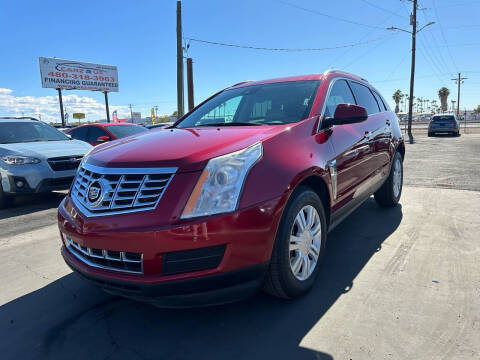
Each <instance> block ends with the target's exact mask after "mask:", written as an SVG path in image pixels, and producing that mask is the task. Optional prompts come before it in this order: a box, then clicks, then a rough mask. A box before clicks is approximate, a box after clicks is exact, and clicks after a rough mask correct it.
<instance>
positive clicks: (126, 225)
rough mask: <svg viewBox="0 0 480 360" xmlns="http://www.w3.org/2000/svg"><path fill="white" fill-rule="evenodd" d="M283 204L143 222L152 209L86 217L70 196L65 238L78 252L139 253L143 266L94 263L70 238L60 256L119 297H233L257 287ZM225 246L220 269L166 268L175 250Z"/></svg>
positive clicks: (166, 300) (202, 300)
mask: <svg viewBox="0 0 480 360" xmlns="http://www.w3.org/2000/svg"><path fill="white" fill-rule="evenodd" d="M285 202H286V196H282V197H280V198H277V199H274V200H270V201H267V202H264V203H262V204H258V205H255V206H253V207H251V208H248V209H243V210H239V211H237V212H234V213H229V214H223V215H217V216H211V217H205V218H199V219H192V220H188V221H187V220H177V221H176V222H173V223H171V224H169V225H158V226H145V224H144V225H143V226H141V225H138V224H139V223H141V222H142V221H146V219H151V217H152V216H154V213H155V211H146V212H138V213H131V214H124V215H112V216H108V217H101V218H98V217H93V218H87V217H84V216H83V215H82V214H81V213H80V212H79V211H78V209H77V208H76V207H75V205H74V204H73V203H72V202H71V200H70V198H69V197H67V198H66V199H65V200H64V201H63V202H62V204H61V205H60V207H59V212H58V221H59V228H60V232H61V234H62V238H63V239H64V240H65V239H66V237H68V238H69V239H71V240H72V241H74V242H75V244H78V246H79V248H80V249H82V247H83V248H85V249H90V250H92V249H96V250H98V249H102V250H105V251H106V252H107V253H108V252H114V251H115V252H122V253H137V254H138V253H140V254H142V259H143V260H142V261H143V263H142V271H141V273H138V274H132V273H127V272H124V271H121V270H120V271H115V270H113V269H106V268H104V267H103V268H101V267H98V266H95V264H93V266H92V264H87V262H85V261H82V259H81V258H80V257H79V256H75V255H74V253H73V251H72V250H71V248H67V247H66V246H65V245H66V243H65V241H64V246H63V247H62V255H63V258H64V259H65V261H66V263H67V264H68V265H69V266H70V267H71V268H72V269H73V270H75V271H76V272H78V273H80V274H81V275H82V276H83V277H85V278H87V279H88V280H90V281H92V282H93V283H94V284H96V285H98V286H100V287H102V288H104V289H105V290H107V291H108V292H111V293H114V294H117V295H123V296H126V297H129V298H133V299H136V300H146V301H149V302H154V303H156V304H158V305H161V306H167V307H182V306H202V305H208V304H213V303H215V304H217V303H225V302H230V301H234V300H237V299H241V298H243V297H245V296H249V295H251V294H252V293H254V292H255V291H257V290H258V288H259V287H260V285H261V283H262V280H263V274H264V273H265V269H266V264H268V261H269V259H270V254H271V251H272V247H273V243H274V239H275V235H276V229H277V227H278V224H279V222H280V218H281V214H282V211H283V207H284V205H285ZM149 217H150V218H149ZM221 246H223V247H224V249H225V250H224V253H222V255H223V256H222V257H221V259H220V260H219V263H218V264H217V265H216V266H215V267H211V268H205V267H203V268H200V269H199V270H198V269H195V267H193V268H191V267H190V268H189V267H188V266H186V267H183V268H182V267H181V266H180V267H176V268H174V270H175V271H173V272H172V271H170V270H169V271H167V270H166V269H167V267H166V264H167V259H168V258H174V257H172V256H170V255H171V254H179V253H183V254H185V253H186V254H188V253H189V252H192V253H193V252H195V251H196V250H199V249H200V250H201V249H208V248H215V247H221ZM176 256H177V255H176ZM176 259H177V260H178V259H179V257H178V256H177V257H176ZM184 260H185V259H183V260H179V261H180V264H182V263H181V261H184ZM190 263H191V262H190ZM177 264H178V263H177ZM185 264H189V260H188V259H187V260H185ZM170 269H171V268H170ZM182 269H183V270H182Z"/></svg>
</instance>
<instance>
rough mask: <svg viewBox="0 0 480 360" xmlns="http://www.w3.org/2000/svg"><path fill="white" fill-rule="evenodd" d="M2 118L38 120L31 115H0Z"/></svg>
mask: <svg viewBox="0 0 480 360" xmlns="http://www.w3.org/2000/svg"><path fill="white" fill-rule="evenodd" d="M0 119H16V120H37V121H40V120H38V119H37V118H34V117H31V116H0Z"/></svg>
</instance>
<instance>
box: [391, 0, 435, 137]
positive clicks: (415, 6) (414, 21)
mask: <svg viewBox="0 0 480 360" xmlns="http://www.w3.org/2000/svg"><path fill="white" fill-rule="evenodd" d="M408 1H411V2H412V3H413V11H412V14H411V15H410V25H412V31H409V30H404V29H400V28H397V27H394V26H391V27H389V28H387V30H397V31H403V32H406V33H409V34H411V35H412V64H411V68H410V102H409V103H408V137H409V138H410V142H413V136H412V117H413V116H412V112H413V100H414V96H413V89H414V82H415V50H416V40H417V39H416V38H417V34H418V33H419V32H420V31H422V30H423V29H424V28H426V27H427V26H429V25H432V24H435V23H434V22H433V21H430V22H429V23H427V24H425V25H424V26H422V27H421V28H420V30H417V10H418V0H408Z"/></svg>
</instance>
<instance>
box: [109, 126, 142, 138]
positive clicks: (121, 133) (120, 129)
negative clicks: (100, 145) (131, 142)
mask: <svg viewBox="0 0 480 360" xmlns="http://www.w3.org/2000/svg"><path fill="white" fill-rule="evenodd" d="M108 131H110V132H111V133H112V134H113V135H114V136H115V137H116V138H117V139H120V138H123V137H126V136H130V135H135V134H138V133H141V132H144V131H147V129H146V128H144V127H143V126H139V125H118V126H109V127H108Z"/></svg>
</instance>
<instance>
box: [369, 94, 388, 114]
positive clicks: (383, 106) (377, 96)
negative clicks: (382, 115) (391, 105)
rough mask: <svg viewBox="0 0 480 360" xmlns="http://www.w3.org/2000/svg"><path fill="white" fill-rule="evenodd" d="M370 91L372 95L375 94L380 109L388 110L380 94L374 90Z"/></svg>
mask: <svg viewBox="0 0 480 360" xmlns="http://www.w3.org/2000/svg"><path fill="white" fill-rule="evenodd" d="M372 93H373V96H375V99H377V103H378V106H380V111H388V110H387V107H386V106H385V103H384V102H383V99H382V98H381V97H380V95H378V94H377V93H376V92H375V91H372Z"/></svg>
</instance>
